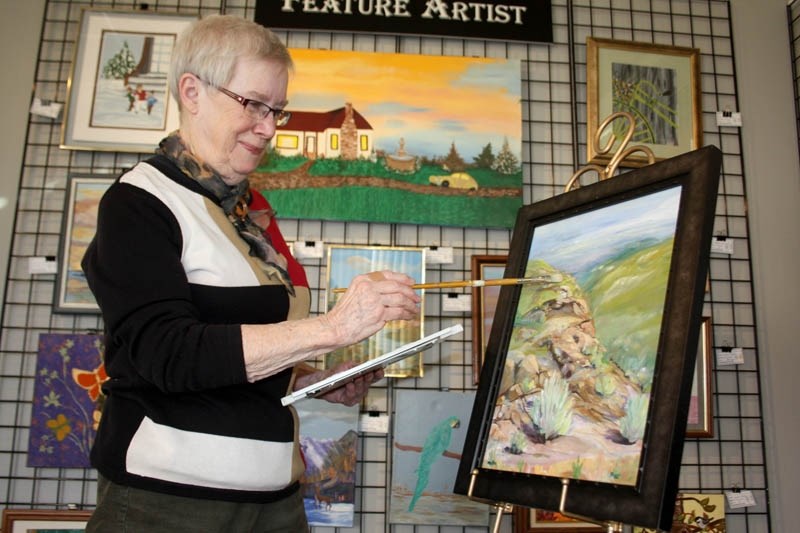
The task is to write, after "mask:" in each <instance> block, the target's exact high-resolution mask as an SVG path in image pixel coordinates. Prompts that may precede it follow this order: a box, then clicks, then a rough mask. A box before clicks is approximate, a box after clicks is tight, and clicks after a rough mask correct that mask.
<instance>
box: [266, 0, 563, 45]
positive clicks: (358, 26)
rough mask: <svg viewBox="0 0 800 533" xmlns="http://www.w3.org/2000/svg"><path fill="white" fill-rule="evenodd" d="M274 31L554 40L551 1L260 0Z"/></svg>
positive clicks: (502, 39)
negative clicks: (293, 30)
mask: <svg viewBox="0 0 800 533" xmlns="http://www.w3.org/2000/svg"><path fill="white" fill-rule="evenodd" d="M255 21H256V22H257V23H259V24H261V25H262V26H266V27H268V28H275V29H279V28H280V29H303V30H324V31H352V32H366V33H395V34H413V35H436V36H439V37H472V38H479V39H492V40H501V41H533V42H543V43H551V42H553V25H552V15H551V11H550V0H483V1H480V2H476V1H454V0H256V14H255Z"/></svg>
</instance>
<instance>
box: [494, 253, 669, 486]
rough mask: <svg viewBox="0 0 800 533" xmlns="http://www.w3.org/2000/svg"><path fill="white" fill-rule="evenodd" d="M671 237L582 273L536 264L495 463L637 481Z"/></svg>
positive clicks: (519, 312)
mask: <svg viewBox="0 0 800 533" xmlns="http://www.w3.org/2000/svg"><path fill="white" fill-rule="evenodd" d="M671 245H672V241H671V239H670V240H668V241H664V242H660V243H654V242H642V243H637V245H636V246H631V247H629V248H628V249H626V250H625V251H624V252H622V253H620V254H618V255H617V256H615V257H614V258H611V259H609V260H607V261H604V262H603V263H601V264H598V265H595V266H594V267H593V268H592V269H591V270H590V271H587V272H583V273H580V274H570V273H567V272H564V271H561V270H558V269H556V268H554V267H552V266H550V265H548V264H547V263H545V262H543V261H531V262H530V263H529V264H528V267H527V269H526V272H525V277H527V278H535V279H538V280H540V281H539V283H536V284H531V285H526V286H525V287H524V288H523V289H522V291H521V294H520V300H519V303H518V305H517V309H516V315H515V317H514V327H513V330H512V333H511V339H510V342H509V346H508V350H507V354H506V357H505V362H504V368H503V374H502V378H501V382H500V387H499V391H498V395H497V400H496V404H495V413H494V418H493V421H492V426H491V430H490V439H489V444H488V445H487V452H486V454H485V456H484V465H485V466H486V467H489V468H497V469H501V470H509V471H520V472H527V473H535V474H543V475H554V476H558V477H567V478H576V479H589V480H593V481H607V482H613V483H622V484H634V483H635V481H636V479H637V475H638V474H637V469H638V465H639V455H640V452H641V439H642V437H643V435H644V428H645V424H646V414H647V409H648V405H649V397H650V395H649V392H650V387H651V385H652V375H653V369H654V366H655V355H656V354H655V349H656V345H657V339H658V335H659V330H658V325H659V324H660V317H661V313H662V310H663V305H664V290H665V288H664V285H665V283H666V281H665V280H666V275H665V272H667V271H668V268H669V262H668V258H669V257H670V256H671ZM665 268H666V270H665ZM632 287H633V289H632ZM659 295H660V296H659Z"/></svg>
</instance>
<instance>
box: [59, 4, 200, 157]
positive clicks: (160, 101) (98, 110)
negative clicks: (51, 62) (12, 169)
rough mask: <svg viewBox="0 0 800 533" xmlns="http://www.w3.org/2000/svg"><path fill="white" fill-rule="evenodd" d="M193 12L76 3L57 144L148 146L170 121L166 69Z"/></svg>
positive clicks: (172, 125) (174, 114)
mask: <svg viewBox="0 0 800 533" xmlns="http://www.w3.org/2000/svg"><path fill="white" fill-rule="evenodd" d="M196 18H197V17H196V16H189V15H179V14H177V13H170V14H165V13H161V12H158V13H156V12H147V11H122V10H109V9H84V10H83V11H82V12H81V19H80V25H79V27H78V42H77V43H76V45H75V54H74V56H73V59H72V68H71V70H70V76H69V82H68V83H67V102H66V106H65V111H64V121H63V124H62V127H61V148H67V149H72V150H96V151H117V152H152V151H153V150H154V149H155V148H156V146H158V143H159V141H161V139H163V138H164V137H166V135H167V134H168V133H169V132H171V131H173V130H175V129H177V127H178V105H177V103H176V102H174V101H172V99H171V96H170V90H169V86H168V84H167V73H168V71H169V63H170V57H171V55H172V49H173V47H174V45H175V40H176V38H177V36H178V34H180V33H181V31H183V30H184V29H185V28H186V27H187V26H188V25H189V24H190V23H191V22H192V21H193V20H195V19H196Z"/></svg>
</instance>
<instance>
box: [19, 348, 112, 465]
mask: <svg viewBox="0 0 800 533" xmlns="http://www.w3.org/2000/svg"><path fill="white" fill-rule="evenodd" d="M104 349H105V346H104V344H103V337H102V335H88V334H83V335H81V334H71V333H70V334H60V333H59V334H56V333H48V334H42V335H40V336H39V346H38V354H37V359H36V376H35V382H34V390H33V411H32V414H31V429H30V437H29V441H28V466H43V467H59V468H88V467H89V466H90V464H89V450H90V449H91V447H92V443H93V442H94V438H95V434H96V432H97V423H98V422H99V420H100V410H101V409H102V403H103V401H102V400H103V394H102V392H101V390H100V386H101V385H102V383H103V382H104V381H105V380H107V379H108V376H107V375H106V373H105V368H104V366H103V351H104Z"/></svg>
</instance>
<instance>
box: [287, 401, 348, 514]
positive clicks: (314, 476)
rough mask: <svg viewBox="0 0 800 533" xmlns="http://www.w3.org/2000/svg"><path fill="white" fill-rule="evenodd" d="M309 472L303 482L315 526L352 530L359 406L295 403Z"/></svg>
mask: <svg viewBox="0 0 800 533" xmlns="http://www.w3.org/2000/svg"><path fill="white" fill-rule="evenodd" d="M295 409H296V410H297V416H298V417H299V419H300V448H301V450H302V452H303V456H304V457H305V460H306V471H305V473H304V474H303V478H302V479H301V480H300V483H301V490H302V491H303V501H304V504H305V509H306V516H307V517H308V523H309V525H311V526H328V527H352V526H353V516H354V514H355V493H356V457H357V451H358V433H357V431H358V406H357V405H355V406H352V407H347V406H345V405H342V404H337V403H329V402H326V401H322V400H310V401H306V402H298V403H296V404H295Z"/></svg>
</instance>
